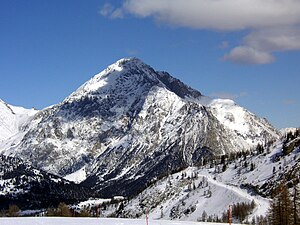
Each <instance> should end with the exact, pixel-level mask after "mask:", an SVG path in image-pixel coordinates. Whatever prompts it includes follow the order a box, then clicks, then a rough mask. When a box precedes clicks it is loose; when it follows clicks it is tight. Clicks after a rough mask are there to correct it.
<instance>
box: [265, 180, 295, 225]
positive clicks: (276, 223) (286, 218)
mask: <svg viewBox="0 0 300 225" xmlns="http://www.w3.org/2000/svg"><path fill="white" fill-rule="evenodd" d="M268 217H269V224H270V225H300V191H299V188H298V187H297V186H296V185H295V186H294V188H293V191H292V194H291V193H290V192H289V189H288V187H287V186H286V185H285V184H283V183H282V184H280V185H279V186H278V187H277V188H276V189H275V191H274V193H273V202H272V204H271V207H270V211H269V215H268Z"/></svg>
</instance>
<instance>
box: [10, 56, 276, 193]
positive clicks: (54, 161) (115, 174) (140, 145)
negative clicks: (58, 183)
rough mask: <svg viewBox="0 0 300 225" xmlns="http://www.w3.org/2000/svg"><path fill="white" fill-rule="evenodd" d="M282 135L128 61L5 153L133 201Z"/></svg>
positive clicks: (49, 111)
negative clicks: (160, 183)
mask: <svg viewBox="0 0 300 225" xmlns="http://www.w3.org/2000/svg"><path fill="white" fill-rule="evenodd" d="M278 136H279V132H278V131H277V130H276V129H275V128H273V127H272V126H271V125H270V124H269V123H268V122H267V121H266V120H265V119H261V118H259V117H257V116H256V115H254V114H252V113H250V112H249V111H247V110H246V109H244V108H242V107H240V106H238V105H237V104H236V103H234V102H233V101H231V100H222V99H214V100H213V99H209V98H208V97H205V96H203V95H202V94H201V93H200V92H199V91H197V90H194V89H192V88H191V87H188V86H187V85H185V84H184V83H182V82H181V81H179V80H178V79H176V78H174V77H172V76H171V75H170V74H168V73H167V72H159V71H155V70H154V69H153V68H151V67H150V66H149V65H147V64H145V63H143V62H142V61H141V60H139V59H136V58H130V59H121V60H119V61H117V62H116V63H114V64H112V65H111V66H109V67H108V68H107V69H105V70H103V71H102V72H101V73H99V74H97V75H95V76H94V77H93V78H91V80H89V81H87V82H86V83H85V84H83V85H82V86H81V87H80V88H78V89H77V90H76V91H75V92H74V93H72V94H71V95H70V96H69V97H67V98H66V99H65V100H64V101H63V102H61V103H59V104H57V105H54V106H51V107H49V108H46V109H44V110H41V111H40V112H38V113H36V114H35V115H34V117H33V119H31V123H30V124H28V126H27V127H26V130H25V131H24V135H23V136H22V138H20V139H18V140H19V141H18V143H16V144H14V145H12V146H9V147H7V148H6V149H5V152H6V154H14V155H18V156H19V157H21V158H23V159H25V160H28V161H30V162H31V163H32V164H33V165H34V166H35V167H38V168H40V169H43V170H46V171H48V172H51V173H54V174H57V175H60V176H66V177H67V178H69V179H71V180H75V181H77V182H81V181H82V182H83V184H85V185H86V186H89V187H92V188H93V189H95V190H97V191H98V192H99V193H100V194H101V195H102V196H103V197H106V196H112V195H125V196H131V195H133V194H135V193H137V192H139V191H140V190H142V189H143V188H144V187H145V186H146V185H147V183H149V182H151V181H154V180H156V179H158V178H159V177H161V176H163V175H166V174H168V173H170V172H172V171H176V170H179V169H181V168H184V167H187V166H189V165H194V164H199V163H201V161H202V160H203V159H205V158H207V157H211V156H212V155H221V154H229V153H230V152H235V151H241V150H246V149H250V148H253V147H255V146H256V145H257V144H258V143H265V142H266V141H268V140H270V139H273V138H277V137H278ZM112 187H114V188H112Z"/></svg>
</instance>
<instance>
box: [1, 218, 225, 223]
mask: <svg viewBox="0 0 300 225" xmlns="http://www.w3.org/2000/svg"><path fill="white" fill-rule="evenodd" d="M0 224H1V225H57V224H61V225H82V224H88V225H99V224H101V225H144V224H146V220H140V219H134V220H133V219H113V218H55V217H19V218H0ZM148 224H149V225H219V224H220V223H200V222H186V221H185V222H179V221H168V220H149V221H148Z"/></svg>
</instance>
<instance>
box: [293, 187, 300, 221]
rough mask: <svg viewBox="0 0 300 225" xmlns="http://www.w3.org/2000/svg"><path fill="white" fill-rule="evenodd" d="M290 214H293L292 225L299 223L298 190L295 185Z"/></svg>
mask: <svg viewBox="0 0 300 225" xmlns="http://www.w3.org/2000/svg"><path fill="white" fill-rule="evenodd" d="M292 202H293V203H292V204H293V206H292V214H293V225H300V219H299V212H300V210H299V209H300V192H299V188H298V186H297V185H295V186H294V190H293V200H292Z"/></svg>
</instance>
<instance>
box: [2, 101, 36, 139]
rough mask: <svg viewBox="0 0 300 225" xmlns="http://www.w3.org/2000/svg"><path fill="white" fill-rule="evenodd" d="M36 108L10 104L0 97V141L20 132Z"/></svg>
mask: <svg viewBox="0 0 300 225" xmlns="http://www.w3.org/2000/svg"><path fill="white" fill-rule="evenodd" d="M36 112H37V110H35V109H25V108H23V107H17V106H12V105H9V104H7V103H5V102H4V101H2V100H1V99H0V142H2V141H4V140H6V139H8V138H9V137H11V136H13V135H15V134H17V133H18V132H20V130H21V128H22V126H23V125H24V123H26V121H28V119H29V118H30V117H32V116H33V115H34V114H35V113H36Z"/></svg>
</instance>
